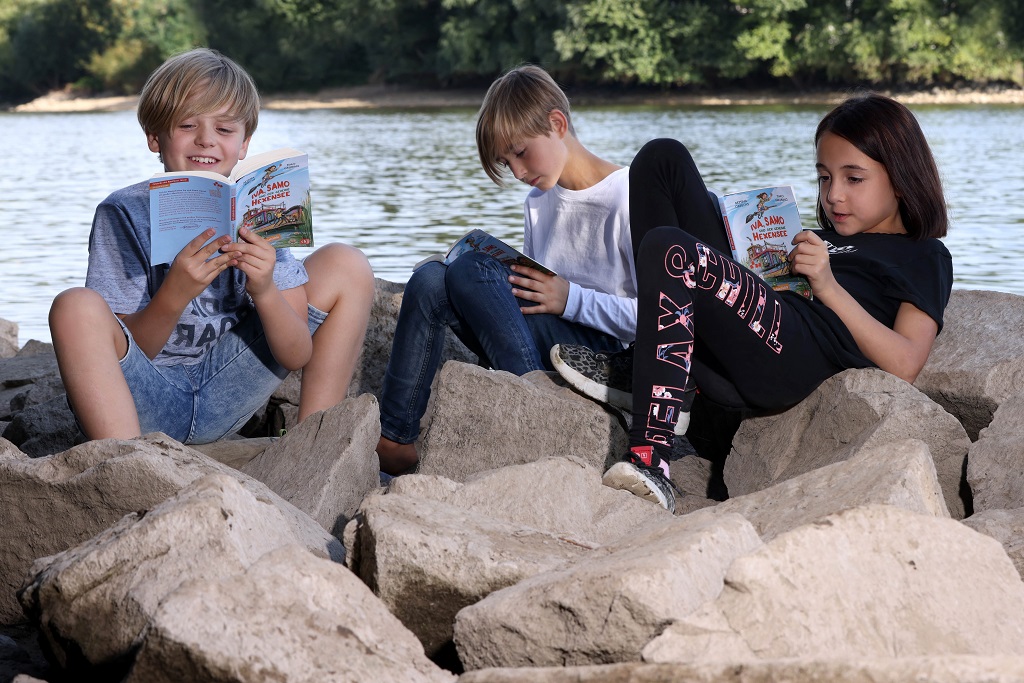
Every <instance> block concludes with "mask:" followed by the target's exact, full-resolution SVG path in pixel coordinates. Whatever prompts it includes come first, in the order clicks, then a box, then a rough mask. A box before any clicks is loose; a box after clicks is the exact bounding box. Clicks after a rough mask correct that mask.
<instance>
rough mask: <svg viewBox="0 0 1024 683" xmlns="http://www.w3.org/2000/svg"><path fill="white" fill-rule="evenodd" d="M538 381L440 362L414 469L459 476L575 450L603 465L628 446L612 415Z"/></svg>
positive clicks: (460, 477) (576, 452)
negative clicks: (430, 413) (429, 416)
mask: <svg viewBox="0 0 1024 683" xmlns="http://www.w3.org/2000/svg"><path fill="white" fill-rule="evenodd" d="M531 374H536V373H531ZM539 381H541V380H540V379H539V378H536V377H531V378H527V377H517V376H515V375H513V374H510V373H507V372H497V371H493V370H485V369H483V368H480V367H478V366H475V365H469V364H467V363H458V362H448V363H445V365H444V367H443V368H442V369H441V372H440V375H439V378H438V384H437V391H436V394H435V397H434V399H435V402H434V416H433V419H432V421H431V423H430V427H429V428H428V430H427V432H426V434H425V435H424V436H423V446H422V450H421V451H420V468H419V471H420V472H423V473H425V474H440V475H442V476H445V477H447V478H449V479H453V480H455V481H465V479H466V478H467V477H469V475H471V474H474V473H476V472H482V471H484V470H489V469H494V468H497V467H506V466H508V465H518V464H522V463H527V462H532V461H534V460H537V459H539V458H543V457H549V456H576V457H579V458H582V459H583V460H585V461H586V462H588V463H590V464H591V465H593V466H594V467H596V468H597V469H600V470H602V471H603V470H604V469H605V466H606V464H611V463H613V462H616V461H617V460H618V459H619V458H620V457H621V456H622V454H623V453H625V452H626V442H627V440H626V434H625V431H624V430H623V428H622V426H621V425H620V423H619V421H618V420H617V419H616V418H615V417H613V416H612V415H611V414H610V413H608V412H606V411H605V410H604V409H603V408H601V407H600V406H598V405H597V404H596V403H594V402H593V401H590V400H589V399H586V398H583V397H581V396H578V395H576V394H574V393H572V392H570V391H568V390H560V388H559V387H557V386H556V385H555V384H554V383H553V382H546V380H545V383H546V384H548V386H538V384H537V382H539Z"/></svg>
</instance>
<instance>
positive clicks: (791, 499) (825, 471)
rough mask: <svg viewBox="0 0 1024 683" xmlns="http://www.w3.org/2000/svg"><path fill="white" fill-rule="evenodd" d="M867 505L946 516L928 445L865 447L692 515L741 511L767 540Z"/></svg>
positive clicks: (907, 443) (910, 442)
mask: <svg viewBox="0 0 1024 683" xmlns="http://www.w3.org/2000/svg"><path fill="white" fill-rule="evenodd" d="M869 504H881V505H895V506H897V507H901V508H903V509H905V510H910V511H911V512H918V513H920V514H925V515H932V516H934V517H949V510H948V509H947V508H946V502H945V500H944V499H943V497H942V489H941V488H940V487H939V481H938V479H937V478H936V476H935V465H934V464H933V462H932V458H931V455H930V454H929V452H928V446H927V444H925V443H924V442H923V441H917V440H909V439H908V440H907V441H896V442H893V443H891V444H886V445H882V446H871V447H865V448H862V449H861V450H860V451H858V452H857V453H856V455H854V456H853V457H851V458H850V459H849V460H844V461H841V462H837V463H834V464H832V465H826V466H825V467H821V468H818V469H816V470H811V471H810V472H806V473H804V474H801V475H799V476H796V477H793V478H792V479H787V480H786V481H783V482H780V483H778V484H776V485H774V486H772V487H770V488H767V489H762V490H760V491H756V492H754V493H748V494H747V495H745V496H737V497H735V498H730V499H729V500H727V501H725V502H724V503H719V504H718V505H716V506H714V507H712V508H708V509H706V510H703V511H701V512H697V513H694V514H693V517H694V518H700V517H702V516H707V515H722V514H727V513H736V514H740V515H743V516H744V517H745V518H746V519H747V520H749V521H750V523H751V524H753V525H754V528H755V529H757V532H758V533H759V534H760V535H761V538H762V539H764V540H765V541H769V540H771V539H773V538H775V537H776V536H778V535H779V534H780V533H783V532H785V531H790V530H792V529H796V528H798V527H800V526H803V525H805V524H811V523H813V522H815V521H816V520H818V519H821V518H822V517H826V516H827V515H830V514H833V513H836V512H840V511H842V510H846V509H848V508H854V507H860V506H862V505H869Z"/></svg>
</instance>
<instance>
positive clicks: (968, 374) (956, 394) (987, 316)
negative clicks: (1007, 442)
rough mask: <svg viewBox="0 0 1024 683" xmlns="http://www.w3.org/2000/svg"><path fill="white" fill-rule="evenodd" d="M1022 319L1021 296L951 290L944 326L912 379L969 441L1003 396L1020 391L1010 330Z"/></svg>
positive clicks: (1023, 350)
mask: <svg viewBox="0 0 1024 683" xmlns="http://www.w3.org/2000/svg"><path fill="white" fill-rule="evenodd" d="M1022 318H1024V297H1021V296H1018V295H1016V294H1007V293H1005V292H989V291H983V290H967V289H954V290H953V295H952V296H951V297H950V300H949V305H948V306H947V307H946V311H945V314H944V316H943V319H944V322H945V326H944V327H943V330H942V332H941V333H940V334H939V336H938V337H937V338H936V339H935V345H934V346H933V347H932V352H931V355H930V356H929V357H928V362H927V363H926V364H925V366H924V369H922V370H921V374H920V375H918V378H917V381H915V382H914V386H916V387H917V388H918V389H920V390H921V391H923V392H924V393H926V394H928V396H930V397H931V399H932V400H933V401H935V402H936V403H938V404H939V405H941V406H942V407H943V408H945V409H946V410H947V411H949V412H950V413H952V414H953V415H955V416H956V417H957V419H958V420H960V422H961V423H962V424H963V426H964V429H966V430H967V434H968V436H970V438H971V439H972V440H974V439H977V438H978V432H980V431H981V430H982V429H984V428H985V427H986V426H987V425H988V423H989V422H990V421H991V420H992V415H993V413H995V411H996V408H998V407H999V406H1000V405H1002V403H1003V401H1005V400H1006V399H1008V398H1010V397H1011V396H1014V395H1015V394H1019V393H1020V392H1022V391H1024V344H1022V343H1021V338H1020V335H1019V334H1017V333H1016V330H1018V329H1019V327H1020V322H1019V321H1020V320H1021V319H1022ZM1008 326H1009V329H1013V330H1015V331H1014V332H1008Z"/></svg>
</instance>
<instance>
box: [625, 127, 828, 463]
mask: <svg viewBox="0 0 1024 683" xmlns="http://www.w3.org/2000/svg"><path fill="white" fill-rule="evenodd" d="M629 188H630V189H629V204H630V229H631V231H632V237H633V249H634V258H635V262H636V277H637V290H638V291H637V330H636V346H635V351H634V359H633V426H632V429H631V431H630V445H631V446H639V445H654V446H655V447H656V448H657V449H658V450H659V451H660V452H661V453H662V455H663V456H664V455H666V450H665V449H666V448H669V447H671V444H672V436H673V433H674V428H675V424H676V422H677V421H678V419H679V415H680V414H682V413H689V411H690V408H691V406H692V404H693V399H694V391H693V390H694V388H696V389H697V390H699V391H700V392H701V394H702V395H703V396H704V397H705V398H707V399H709V400H710V401H712V402H714V403H717V404H719V405H722V406H726V407H730V408H735V409H746V410H756V411H767V410H778V409H782V408H787V407H789V406H792V405H793V404H795V403H798V402H799V401H801V400H803V399H804V398H805V397H807V396H808V395H809V394H810V393H811V392H812V391H814V389H815V388H816V387H817V386H818V385H819V384H821V383H822V382H823V381H825V380H826V379H828V378H829V377H831V376H832V375H834V374H836V373H838V372H840V371H842V370H843V369H844V368H843V367H842V366H840V365H839V364H838V363H836V362H835V360H834V359H833V358H832V357H831V354H828V353H826V352H825V350H823V349H822V347H821V346H820V345H819V344H818V343H817V341H816V340H815V335H814V331H813V329H812V328H811V327H810V326H809V325H808V324H807V323H806V322H805V318H804V317H803V316H801V315H799V314H797V313H796V312H795V309H794V306H800V305H803V302H798V301H794V299H793V298H792V297H799V296H800V295H798V294H793V293H790V292H785V293H777V292H775V291H773V290H772V289H771V288H770V287H768V286H767V285H766V284H765V283H764V281H763V280H761V279H760V278H759V277H758V276H757V275H755V274H754V273H752V272H751V271H749V270H747V269H746V268H744V267H743V266H741V265H740V264H738V263H737V262H736V261H733V260H732V259H731V258H729V257H728V256H726V254H729V246H728V239H727V238H726V235H725V229H724V227H723V225H722V219H721V215H720V213H719V210H718V207H717V206H716V205H715V203H714V202H713V201H712V199H711V198H710V196H709V195H708V191H707V188H706V187H705V185H704V181H703V179H701V177H700V173H699V172H698V171H697V167H696V165H695V164H694V162H693V159H692V158H691V156H690V153H689V152H688V151H687V150H686V148H685V147H684V146H683V145H682V144H681V143H679V142H677V141H675V140H665V139H661V140H652V141H651V142H649V143H647V144H646V145H644V147H643V148H642V149H641V150H640V152H639V153H638V154H637V155H636V158H635V159H634V160H633V163H632V164H631V166H630V172H629Z"/></svg>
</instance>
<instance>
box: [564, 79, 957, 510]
mask: <svg viewBox="0 0 1024 683" xmlns="http://www.w3.org/2000/svg"><path fill="white" fill-rule="evenodd" d="M814 143H815V149H816V151H817V159H816V163H815V168H816V169H817V174H818V207H817V216H818V224H819V225H820V226H821V230H804V231H803V232H800V233H799V234H797V236H796V237H795V238H794V239H793V243H794V248H793V250H792V252H791V253H790V254H789V260H790V263H791V264H792V270H793V272H795V273H798V274H800V275H804V276H806V277H807V279H808V281H809V282H810V285H811V288H812V290H813V293H814V299H813V300H808V299H805V298H804V297H803V296H801V295H800V294H797V293H794V292H788V291H787V292H775V291H773V290H772V289H771V288H770V287H767V286H766V285H765V283H764V282H763V281H762V280H760V279H759V278H758V276H757V275H755V274H753V273H752V272H751V271H749V270H747V269H745V268H743V266H741V265H740V264H738V263H736V262H735V261H733V260H732V259H731V258H730V257H729V256H728V254H729V253H730V251H729V243H728V239H727V237H726V234H725V230H724V227H723V226H722V222H721V219H720V217H719V213H718V207H717V206H714V204H713V202H712V201H711V200H710V199H709V197H708V194H707V190H706V189H705V187H704V181H703V180H702V179H701V177H700V174H699V173H698V171H697V167H696V165H695V164H694V162H693V159H692V158H691V157H690V154H689V152H688V151H687V150H686V148H685V147H683V145H682V144H680V143H678V142H676V141H675V140H665V139H663V140H654V141H651V142H649V143H647V145H645V146H644V147H643V149H641V150H640V152H639V153H638V154H637V156H636V158H635V159H634V160H633V164H632V166H631V168H630V175H631V179H630V201H631V203H632V205H633V217H632V221H633V225H632V232H633V243H634V246H635V248H636V263H637V285H638V291H639V298H638V302H639V306H638V314H637V330H636V344H635V347H634V348H633V349H631V351H632V366H633V367H632V371H631V372H632V391H631V394H632V395H631V396H629V395H628V394H629V392H628V390H627V392H626V393H627V395H626V398H628V399H629V402H630V403H631V409H632V414H633V421H632V427H631V430H630V435H629V437H630V439H629V443H630V450H629V452H628V453H627V454H626V455H625V456H624V457H623V459H622V461H621V462H618V463H616V464H615V465H613V466H612V467H611V468H609V470H608V472H606V473H605V476H604V483H605V484H606V485H608V486H611V487H613V488H620V489H626V490H629V491H631V492H632V493H634V494H636V495H638V496H640V497H642V498H645V499H647V500H650V501H653V502H656V503H658V504H660V505H662V506H663V507H665V508H667V509H669V510H672V509H674V506H675V496H674V493H673V491H672V487H671V485H670V481H669V479H668V456H669V453H670V451H671V447H672V442H673V439H674V438H675V436H677V435H680V434H685V433H686V429H687V424H688V422H689V419H690V409H691V407H692V406H693V401H694V394H695V393H696V392H697V391H700V392H701V394H702V395H703V396H704V397H705V398H707V399H708V400H710V401H713V402H714V403H716V404H718V405H724V406H729V407H733V408H744V409H746V410H750V411H776V410H783V409H785V408H788V407H790V406H793V405H794V404H796V403H798V402H799V401H802V400H803V399H804V398H806V397H807V396H808V395H809V394H810V393H811V392H812V391H814V389H815V388H816V387H817V386H818V385H819V384H821V383H822V382H823V381H825V380H826V379H828V378H829V377H831V376H832V375H835V374H836V373H839V372H841V371H843V370H845V369H848V368H866V367H878V368H881V369H882V370H885V371H886V372H890V373H892V374H893V375H896V376H897V377H901V378H903V379H905V380H906V381H908V382H913V381H914V379H915V378H916V377H917V375H918V373H919V372H920V371H921V368H922V367H924V364H925V361H926V360H927V359H928V354H929V352H930V351H931V348H932V344H933V343H934V341H935V337H936V335H937V334H938V333H939V331H940V330H941V329H942V316H943V311H944V310H945V308H946V304H947V303H948V302H949V297H950V290H951V289H952V285H953V265H952V259H951V258H950V255H949V251H947V249H946V247H945V245H944V244H943V243H942V242H941V241H940V240H939V239H938V238H939V237H943V236H945V234H946V229H947V224H948V218H947V213H946V202H945V199H944V197H943V194H942V184H941V181H940V179H939V173H938V169H937V168H936V165H935V160H934V158H933V157H932V153H931V149H930V148H929V146H928V141H927V140H926V139H925V137H924V134H923V132H922V131H921V127H920V126H919V125H918V123H917V120H916V119H915V118H914V115H913V114H912V113H911V112H910V110H908V109H907V108H906V107H905V106H903V105H902V104H900V103H898V102H896V101H895V100H892V99H890V98H887V97H883V96H881V95H874V94H870V95H864V96H858V97H853V98H850V99H849V100H847V101H845V102H844V103H842V104H840V105H839V106H838V107H836V108H835V109H834V110H832V111H831V112H830V113H829V114H827V115H826V116H825V117H824V118H823V119H822V120H821V122H820V123H819V124H818V128H817V131H816V132H815V135H814ZM726 280H729V281H731V282H742V283H743V284H742V289H741V291H740V293H739V296H737V297H724V298H723V297H719V296H718V293H719V291H720V289H721V287H720V286H721V285H722V284H723V282H725V281H726ZM551 353H552V356H553V358H554V359H555V361H556V362H555V365H556V366H557V369H558V371H559V373H561V374H562V375H563V376H564V377H565V378H566V379H567V380H568V381H569V382H570V383H571V384H573V385H574V386H576V387H577V388H579V389H580V390H581V391H583V392H584V393H587V394H588V395H590V396H592V397H594V398H597V399H598V400H606V401H607V400H610V399H611V398H612V394H610V393H609V391H608V390H607V387H606V386H602V385H606V384H607V383H609V382H613V383H615V382H617V381H618V380H613V378H617V377H622V376H623V375H624V374H629V373H628V372H627V373H623V372H621V368H623V367H625V366H627V365H629V358H627V354H625V353H620V354H617V355H615V356H609V355H608V354H606V353H602V352H600V351H595V350H593V349H588V348H585V347H578V346H577V347H573V346H570V347H565V346H559V347H557V348H553V349H552V352H551ZM616 368H618V369H620V372H617V373H616V372H613V371H614V370H615V369H616Z"/></svg>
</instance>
